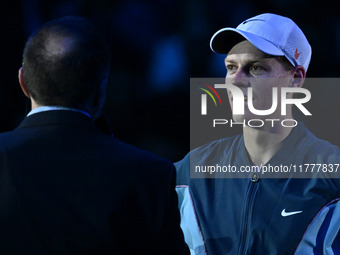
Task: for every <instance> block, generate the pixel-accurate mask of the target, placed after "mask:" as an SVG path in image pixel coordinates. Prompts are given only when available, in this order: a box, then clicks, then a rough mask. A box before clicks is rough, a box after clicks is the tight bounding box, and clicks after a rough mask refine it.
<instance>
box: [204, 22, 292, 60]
mask: <svg viewBox="0 0 340 255" xmlns="http://www.w3.org/2000/svg"><path fill="white" fill-rule="evenodd" d="M244 39H246V40H248V41H249V42H250V43H251V44H252V45H254V46H255V47H256V48H257V49H259V50H260V51H262V52H264V53H266V54H269V55H273V56H284V55H285V54H284V53H283V52H282V51H281V50H280V49H278V48H277V47H276V46H274V45H273V44H272V43H271V42H269V41H267V40H266V39H264V38H262V37H260V36H258V35H255V34H252V33H249V32H245V31H242V30H239V29H236V28H223V29H220V30H218V31H217V32H216V33H215V34H214V35H213V36H212V37H211V40H210V48H211V50H212V51H214V52H216V53H220V54H228V52H229V51H230V50H231V48H232V47H233V46H234V45H235V44H237V43H239V42H241V41H243V40H244Z"/></svg>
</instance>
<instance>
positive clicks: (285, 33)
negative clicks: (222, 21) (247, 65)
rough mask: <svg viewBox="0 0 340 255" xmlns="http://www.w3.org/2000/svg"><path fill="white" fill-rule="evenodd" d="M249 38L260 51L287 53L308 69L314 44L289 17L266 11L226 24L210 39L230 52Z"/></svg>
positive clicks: (214, 45) (218, 49)
mask: <svg viewBox="0 0 340 255" xmlns="http://www.w3.org/2000/svg"><path fill="white" fill-rule="evenodd" d="M244 38H245V39H247V40H248V41H249V42H250V43H251V44H253V45H254V46H255V47H256V48H257V49H259V50H260V51H262V52H264V53H266V54H269V55H273V56H285V57H286V58H287V59H288V60H289V62H290V63H291V64H292V65H293V66H297V65H301V66H303V67H304V68H305V71H306V72H307V69H308V65H309V62H310V60H311V56H312V48H311V46H310V45H309V43H308V41H307V38H306V36H305V35H304V34H303V32H302V31H301V29H300V28H299V27H298V26H297V25H296V24H295V23H294V22H293V21H292V20H291V19H289V18H286V17H283V16H280V15H276V14H272V13H265V14H260V15H257V16H255V17H252V18H250V19H247V20H245V21H243V22H242V23H241V24H240V25H238V26H237V27H236V28H231V27H227V28H223V29H220V30H219V31H217V32H216V33H215V34H214V35H213V36H212V38H211V40H210V48H211V49H212V50H213V51H214V52H216V53H221V54H227V53H228V52H229V51H230V50H231V48H232V47H233V46H234V45H235V44H237V43H238V42H240V41H242V40H244Z"/></svg>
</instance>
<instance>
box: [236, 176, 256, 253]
mask: <svg viewBox="0 0 340 255" xmlns="http://www.w3.org/2000/svg"><path fill="white" fill-rule="evenodd" d="M258 183H259V182H258V181H257V182H252V181H250V183H249V185H248V191H247V193H246V196H247V198H246V204H245V209H244V211H243V219H242V221H241V229H242V232H241V242H240V246H239V249H238V250H239V252H238V254H239V255H243V254H246V251H247V247H248V236H249V224H250V218H251V216H250V212H251V210H252V208H253V205H254V200H255V199H254V198H255V195H256V193H257V188H258Z"/></svg>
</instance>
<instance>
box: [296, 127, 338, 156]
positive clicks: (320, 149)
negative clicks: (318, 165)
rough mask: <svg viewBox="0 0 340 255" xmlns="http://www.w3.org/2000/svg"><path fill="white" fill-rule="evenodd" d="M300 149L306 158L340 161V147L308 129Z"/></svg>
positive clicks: (299, 145) (299, 146)
mask: <svg viewBox="0 0 340 255" xmlns="http://www.w3.org/2000/svg"><path fill="white" fill-rule="evenodd" d="M298 151H300V152H301V154H303V155H305V157H306V158H309V159H312V160H314V161H316V162H327V161H329V162H331V161H337V162H339V161H340V149H339V147H338V146H336V145H334V144H332V143H330V142H329V141H327V140H324V139H320V138H318V137H316V136H315V135H314V134H313V133H312V132H311V131H309V130H308V129H306V135H305V136H304V137H303V138H302V139H301V141H300V143H299V144H298Z"/></svg>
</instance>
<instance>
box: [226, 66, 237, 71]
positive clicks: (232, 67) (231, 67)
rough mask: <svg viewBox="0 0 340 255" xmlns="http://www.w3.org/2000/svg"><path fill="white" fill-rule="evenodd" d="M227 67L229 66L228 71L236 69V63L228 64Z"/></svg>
mask: <svg viewBox="0 0 340 255" xmlns="http://www.w3.org/2000/svg"><path fill="white" fill-rule="evenodd" d="M226 68H227V70H228V71H233V70H236V66H234V65H226Z"/></svg>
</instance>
